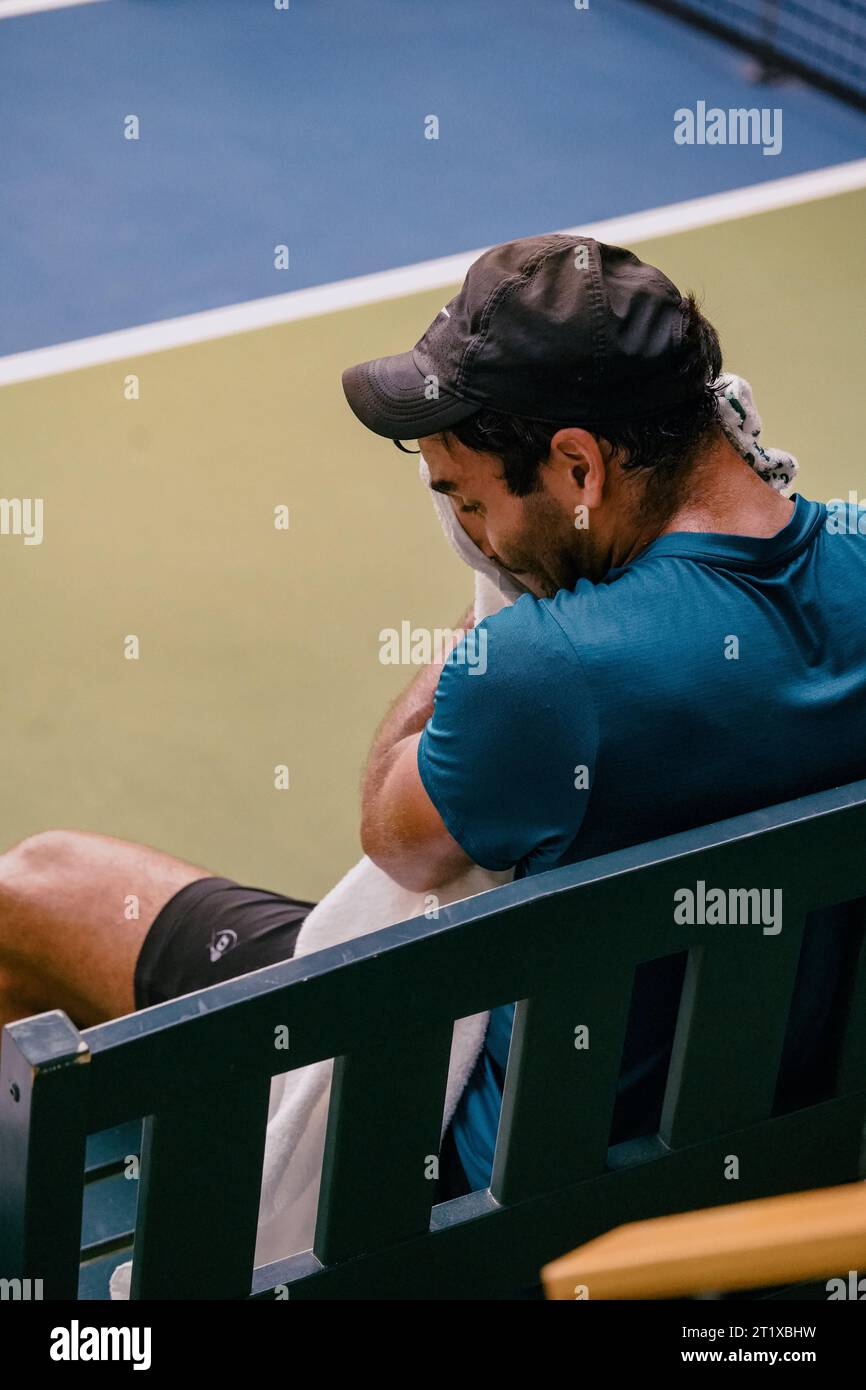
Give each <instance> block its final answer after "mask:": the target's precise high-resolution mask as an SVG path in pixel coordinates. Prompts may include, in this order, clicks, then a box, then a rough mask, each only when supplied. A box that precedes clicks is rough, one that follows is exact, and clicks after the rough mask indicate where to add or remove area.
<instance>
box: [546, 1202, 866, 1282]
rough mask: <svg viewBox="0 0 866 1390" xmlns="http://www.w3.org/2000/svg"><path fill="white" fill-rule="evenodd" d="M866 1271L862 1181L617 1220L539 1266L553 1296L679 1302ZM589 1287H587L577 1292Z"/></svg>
mask: <svg viewBox="0 0 866 1390" xmlns="http://www.w3.org/2000/svg"><path fill="white" fill-rule="evenodd" d="M858 1268H859V1269H861V1270H864V1269H866V1184H864V1183H862V1182H858V1183H846V1184H845V1185H844V1186H842V1187H828V1188H821V1189H819V1190H818V1191H816V1192H797V1193H794V1194H791V1195H788V1196H783V1197H770V1198H765V1199H761V1200H759V1201H753V1202H739V1203H737V1204H736V1205H735V1206H729V1207H711V1208H708V1209H706V1210H703V1211H694V1212H685V1213H683V1214H681V1215H679V1216H663V1217H660V1218H658V1219H657V1220H653V1221H638V1222H634V1223H633V1224H630V1225H628V1226H620V1227H618V1228H617V1229H616V1230H614V1231H609V1232H608V1233H607V1235H603V1236H600V1237H599V1238H598V1239H597V1240H592V1241H590V1242H589V1243H588V1244H587V1245H583V1246H581V1247H580V1248H579V1249H577V1250H573V1251H572V1252H571V1254H569V1255H565V1256H563V1257H562V1259H559V1260H554V1261H553V1262H552V1263H551V1264H549V1265H546V1266H545V1267H544V1269H543V1270H542V1279H543V1282H544V1287H545V1292H546V1294H547V1297H548V1298H549V1299H574V1298H577V1297H583V1298H586V1297H587V1296H588V1297H589V1298H605V1299H615V1298H621V1299H629V1298H677V1297H682V1296H684V1295H687V1294H693V1293H706V1292H722V1291H725V1290H729V1289H748V1288H762V1287H766V1286H771V1285H774V1284H782V1283H797V1282H800V1281H803V1280H806V1279H810V1278H816V1277H820V1276H822V1275H827V1276H830V1275H838V1274H844V1273H846V1272H847V1271H848V1270H849V1269H853V1270H857V1269H858ZM582 1288H585V1289H586V1292H576V1289H577V1290H582Z"/></svg>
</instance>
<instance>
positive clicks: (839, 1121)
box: [254, 1095, 866, 1300]
mask: <svg viewBox="0 0 866 1390" xmlns="http://www.w3.org/2000/svg"><path fill="white" fill-rule="evenodd" d="M864 1115H866V1097H863V1096H862V1095H861V1096H859V1097H857V1098H854V1097H848V1098H847V1099H846V1100H844V1101H831V1102H828V1103H825V1104H824V1105H821V1106H815V1107H811V1108H810V1109H807V1110H800V1111H796V1112H794V1113H793V1114H790V1115H782V1116H777V1117H776V1118H774V1119H772V1120H769V1121H766V1122H764V1123H763V1124H760V1125H754V1126H752V1127H751V1128H750V1129H749V1130H746V1131H741V1132H739V1133H736V1134H734V1135H725V1136H722V1137H719V1138H715V1139H709V1140H705V1141H704V1142H703V1143H701V1144H697V1145H691V1146H689V1147H688V1148H684V1149H678V1150H676V1151H674V1152H673V1153H671V1152H668V1151H666V1150H665V1148H664V1145H661V1144H658V1143H657V1144H656V1154H655V1156H654V1157H652V1158H647V1156H646V1154H647V1145H646V1144H644V1143H643V1142H642V1141H635V1142H634V1143H629V1144H622V1145H618V1146H617V1149H618V1150H619V1152H617V1151H616V1150H614V1151H612V1160H613V1163H614V1165H615V1169H614V1171H611V1172H607V1173H604V1174H602V1175H601V1176H599V1177H595V1178H589V1179H587V1180H585V1181H584V1182H582V1183H576V1184H574V1185H572V1186H571V1187H567V1188H561V1189H559V1190H558V1191H556V1192H552V1193H547V1194H545V1195H544V1196H542V1197H540V1198H538V1199H537V1200H535V1201H530V1202H521V1203H518V1204H517V1205H515V1206H508V1207H499V1206H498V1205H497V1204H496V1203H495V1202H493V1201H492V1199H491V1198H490V1196H489V1194H482V1193H473V1194H472V1195H471V1196H469V1197H462V1198H458V1199H457V1200H456V1201H453V1202H449V1203H446V1204H445V1205H444V1206H443V1207H438V1208H434V1218H438V1220H437V1222H436V1228H435V1230H433V1231H432V1232H431V1233H430V1234H429V1235H425V1236H420V1237H416V1238H415V1239H414V1240H411V1241H406V1242H402V1243H401V1244H399V1245H392V1246H386V1247H384V1248H382V1249H380V1250H377V1251H375V1252H371V1254H370V1255H369V1256H368V1257H367V1258H366V1259H359V1260H349V1261H346V1262H345V1263H343V1264H338V1265H333V1266H331V1267H330V1268H328V1269H324V1270H321V1271H318V1272H316V1271H314V1270H311V1269H310V1267H309V1265H305V1263H304V1262H303V1261H302V1260H298V1261H286V1262H280V1263H278V1264H274V1265H271V1266H268V1267H267V1268H262V1269H259V1270H257V1271H256V1276H255V1284H254V1289H255V1291H256V1292H257V1293H258V1294H260V1296H262V1297H266V1298H267V1297H273V1294H272V1293H271V1292H269V1291H271V1290H273V1289H274V1288H276V1287H277V1286H279V1285H281V1284H285V1285H287V1286H288V1289H289V1298H290V1300H297V1299H344V1298H345V1299H372V1298H376V1299H425V1300H428V1299H429V1300H436V1299H451V1298H454V1299H488V1298H509V1297H511V1296H512V1295H513V1294H514V1292H515V1290H517V1289H520V1288H524V1287H526V1286H528V1285H529V1284H531V1283H533V1282H534V1281H535V1280H536V1279H537V1277H538V1271H539V1270H540V1269H541V1267H542V1265H544V1264H545V1263H547V1262H548V1261H549V1260H551V1259H555V1258H556V1257H557V1256H559V1255H562V1254H564V1253H565V1252H566V1251H568V1250H573V1249H575V1248H576V1247H577V1246H578V1245H582V1244H583V1243H584V1242H585V1241H588V1240H593V1239H594V1238H595V1237H596V1236H598V1235H601V1234H602V1233H603V1232H604V1231H608V1230H611V1229H612V1228H613V1227H614V1226H619V1225H621V1224H623V1223H625V1222H629V1221H642V1220H645V1219H649V1218H650V1217H653V1216H663V1215H666V1214H668V1213H674V1212H679V1211H694V1210H696V1209H697V1208H700V1207H704V1206H710V1205H718V1206H721V1205H725V1204H727V1203H730V1202H742V1201H747V1200H749V1199H751V1198H753V1197H769V1196H774V1195H776V1194H778V1193H782V1192H796V1191H802V1190H805V1189H807V1188H813V1187H822V1186H831V1185H835V1184H837V1183H842V1182H848V1181H850V1180H851V1179H852V1177H853V1175H854V1174H855V1173H856V1172H857V1161H858V1152H859V1131H860V1130H861V1128H862V1125H863V1121H864ZM732 1150H733V1151H734V1152H736V1153H737V1154H738V1155H739V1157H740V1177H739V1179H738V1180H736V1181H733V1180H728V1179H726V1178H725V1176H724V1175H725V1168H726V1163H725V1160H726V1156H727V1154H728V1153H729V1152H731V1151H732ZM449 1209H450V1211H449Z"/></svg>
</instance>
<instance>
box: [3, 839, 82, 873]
mask: <svg viewBox="0 0 866 1390" xmlns="http://www.w3.org/2000/svg"><path fill="white" fill-rule="evenodd" d="M85 838H86V837H85V836H83V835H82V834H81V832H80V831H76V830H40V831H39V832H38V833H37V834H35V835H28V836H27V837H26V839H24V840H19V842H18V844H17V845H13V846H12V848H11V849H8V850H7V851H6V853H5V854H0V882H3V883H7V884H10V883H13V882H21V883H26V882H27V881H28V880H36V879H42V878H46V877H51V876H52V875H53V874H55V873H58V872H63V870H64V869H68V868H69V867H70V866H71V865H73V864H75V863H76V862H80V859H81V853H82V848H83V845H82V841H83V840H84V839H85Z"/></svg>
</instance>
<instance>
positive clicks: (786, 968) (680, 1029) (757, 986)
mask: <svg viewBox="0 0 866 1390" xmlns="http://www.w3.org/2000/svg"><path fill="white" fill-rule="evenodd" d="M804 926H805V914H804V913H803V912H802V911H798V912H796V913H793V912H786V914H785V919H784V922H783V927H782V931H781V932H780V933H779V934H778V935H777V936H764V935H763V933H762V928H761V927H760V926H751V925H737V926H719V927H717V928H715V930H717V931H718V932H720V933H724V934H725V936H723V937H722V939H721V940H718V941H716V942H714V943H713V944H712V945H704V946H696V947H693V948H692V950H691V951H690V952H689V960H688V964H687V966H686V977H685V982H684V984H683V995H682V1001H681V1004H680V1012H679V1016H678V1019H677V1029H676V1035H675V1038H674V1046H673V1055H672V1058H671V1065H670V1070H669V1073H668V1085H667V1089H666V1092H665V1100H664V1107H663V1111H662V1121H661V1126H660V1128H659V1133H660V1135H661V1137H662V1139H663V1140H664V1141H665V1143H667V1144H669V1145H670V1146H671V1147H672V1148H678V1147H681V1146H682V1145H685V1144H692V1143H695V1142H697V1141H698V1140H699V1139H704V1138H707V1137H709V1136H710V1135H713V1134H724V1133H726V1132H728V1131H730V1130H735V1129H739V1128H743V1127H745V1126H746V1125H750V1124H756V1123H758V1121H760V1120H765V1119H767V1118H768V1117H769V1116H770V1114H771V1113H772V1108H773V1099H774V1095H775V1091H776V1081H777V1077H778V1073H779V1063H780V1061H781V1057H782V1049H783V1047H784V1042H785V1032H786V1028H787V1025H788V1016H789V1013H790V1009H791V999H792V995H793V992H794V982H795V979H796V974H797V962H798V960H799V955H800V946H801V943H802V938H803V930H804ZM731 934H734V935H733V940H732V939H731Z"/></svg>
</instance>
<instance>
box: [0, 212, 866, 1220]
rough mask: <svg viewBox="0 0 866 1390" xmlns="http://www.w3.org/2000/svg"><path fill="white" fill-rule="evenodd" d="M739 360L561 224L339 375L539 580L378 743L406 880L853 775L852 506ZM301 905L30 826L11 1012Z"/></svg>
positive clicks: (7, 898)
mask: <svg viewBox="0 0 866 1390" xmlns="http://www.w3.org/2000/svg"><path fill="white" fill-rule="evenodd" d="M721 366H722V363H721V353H720V349H719V343H718V338H717V335H716V333H715V331H714V329H713V328H712V326H711V325H710V324H709V323H708V322H707V320H706V319H705V318H704V317H703V315H702V314H701V313H700V311H699V309H698V307H697V305H696V304H695V302H694V300H693V299H692V298H691V297H688V298H686V297H683V296H681V295H680V293H679V291H678V290H677V289H676V288H675V287H674V286H673V285H672V284H671V283H670V281H669V280H668V279H667V278H666V277H665V276H664V275H663V274H662V273H661V272H660V271H658V270H656V269H654V268H653V267H651V266H647V265H644V264H642V263H641V262H640V261H639V260H638V259H637V258H636V257H634V256H633V255H631V253H629V252H627V251H623V250H621V249H619V248H616V247H609V246H604V245H602V244H599V243H597V242H595V241H593V240H592V239H591V238H589V237H575V236H560V235H553V236H543V237H531V238H526V239H523V240H520V241H516V242H511V243H508V244H507V245H504V246H499V247H495V248H494V249H493V250H492V251H489V252H487V253H486V254H485V255H483V256H481V257H480V258H479V260H477V261H476V262H475V264H474V265H473V266H472V267H471V269H470V271H469V273H468V275H467V278H466V281H465V283H464V285H463V287H462V289H461V290H460V292H459V293H458V294H457V295H456V296H455V297H454V299H452V300H451V301H450V302H449V303H448V305H446V306H445V307H444V308H443V309H442V310H441V311H440V312H439V314H437V316H436V318H435V320H434V322H433V323H432V324H431V325H430V327H429V328H428V329H427V331H426V332H425V333H424V335H423V337H422V338H421V339H420V341H419V342H418V343H417V344H416V346H415V348H414V349H413V350H412V351H410V352H406V353H402V354H399V355H397V356H395V357H388V358H383V359H378V360H376V361H372V362H365V363H362V364H360V365H358V366H355V367H352V368H350V369H349V370H348V371H347V372H346V373H345V375H344V388H345V391H346V395H347V398H348V400H349V403H350V405H351V407H352V409H353V410H354V412H355V413H356V415H357V416H358V417H359V418H360V420H361V421H362V422H363V423H364V424H365V425H366V426H367V427H368V428H370V429H371V430H374V431H375V432H376V433H377V434H379V435H382V436H384V437H385V438H388V439H391V440H395V441H398V442H399V441H402V440H413V439H414V440H417V441H418V442H419V444H420V446H421V449H422V452H423V455H424V458H425V460H426V462H427V464H428V466H429V470H430V486H431V487H432V488H434V489H436V490H437V491H439V492H441V493H444V494H446V495H447V496H448V498H449V499H450V501H451V503H452V505H453V507H454V510H455V514H456V515H457V517H458V518H459V520H460V522H461V524H462V525H463V526H464V527H465V529H466V530H467V532H468V533H469V535H470V536H471V537H472V538H473V540H475V542H476V544H477V545H478V546H479V547H480V548H481V549H482V550H483V551H484V553H485V554H486V555H487V556H488V557H489V558H490V559H491V560H492V561H494V562H495V563H496V564H498V565H500V566H502V567H503V568H504V569H505V570H507V571H509V572H511V573H513V574H515V575H517V576H518V577H519V578H520V580H521V582H522V583H523V584H524V585H525V587H526V588H527V589H528V590H529V593H528V594H527V595H526V596H524V597H522V598H520V599H518V600H517V602H516V603H514V604H513V605H512V606H510V607H507V608H505V609H503V611H502V612H500V613H498V614H496V615H495V616H494V617H492V618H489V619H487V620H486V621H485V624H484V627H485V630H486V633H487V638H486V669H485V671H484V673H483V675H481V674H479V673H478V672H477V671H475V670H474V669H473V667H472V665H471V664H467V663H465V662H458V661H446V662H445V663H444V665H442V664H438V665H435V664H434V665H432V666H430V667H428V668H426V669H424V670H423V671H422V672H421V673H420V674H419V675H418V676H417V678H416V679H415V680H414V681H413V682H412V684H411V685H410V687H409V689H408V690H407V691H406V693H405V694H404V695H403V696H402V698H401V699H400V700H398V701H397V703H396V705H395V706H394V707H393V709H392V710H391V711H390V713H389V714H388V716H387V717H386V719H385V721H384V723H383V725H382V727H381V728H380V730H379V732H378V734H377V735H376V738H375V741H374V744H373V748H372V752H371V754H370V759H369V764H368V767H367V772H366V776H365V781H364V788H363V811H362V827H361V838H362V843H363V845H364V848H365V850H366V852H367V853H368V854H369V855H370V856H371V857H372V858H373V859H374V860H375V861H376V863H377V864H379V865H380V866H381V867H382V868H383V869H385V870H386V871H387V872H388V873H389V874H391V875H392V877H393V878H394V879H396V880H397V881H398V882H400V883H402V884H404V885H406V886H409V887H413V888H416V889H420V890H428V889H432V888H435V887H436V885H437V884H438V883H442V882H445V881H446V880H448V879H450V878H452V877H454V876H455V874H457V873H458V872H460V871H461V870H463V869H464V868H465V867H466V866H467V865H468V864H469V863H470V862H472V861H474V862H476V863H478V864H481V865H483V866H485V867H487V868H491V869H505V868H510V867H512V866H514V867H515V871H516V872H517V873H518V874H519V875H524V874H535V873H538V872H540V871H541V870H543V869H547V868H550V867H553V866H554V865H557V864H563V863H568V862H572V861H575V860H580V859H586V858H588V857H590V856H593V855H597V854H601V853H604V852H606V851H609V850H613V849H617V848H621V847H625V846H628V845H632V844H636V843H640V842H643V841H646V840H650V839H655V838H656V837H658V836H661V835H666V834H669V833H673V832H675V831H678V830H683V829H686V828H689V827H693V826H697V825H701V824H706V823H709V822H712V821H715V820H719V819H723V818H725V817H728V816H731V815H736V814H739V813H743V812H747V811H750V810H752V809H755V808H757V807H760V806H765V805H769V804H772V803H775V802H779V801H784V800H788V799H790V798H793V797H796V796H799V795H804V794H806V793H809V792H813V791H817V790H820V789H823V788H825V787H828V786H833V785H835V784H838V783H842V782H848V781H851V780H854V779H856V778H858V777H862V776H864V775H866V625H864V623H863V620H862V615H863V612H864V611H866V539H864V536H863V535H862V534H860V531H859V527H858V513H857V511H856V509H855V508H851V509H850V512H849V513H848V514H847V521H846V524H844V525H839V524H838V518H837V519H836V521H837V524H836V525H834V526H833V527H830V526H828V524H827V520H828V514H827V508H826V507H824V506H823V505H821V504H819V503H817V502H810V501H807V500H805V499H804V498H803V497H802V496H796V497H795V498H794V499H793V500H788V499H786V498H785V497H783V496H782V495H781V494H780V493H779V492H778V491H776V490H774V489H773V488H771V487H770V486H768V485H767V482H766V481H764V480H763V479H762V478H761V477H760V476H759V474H758V472H757V471H756V470H755V468H753V467H752V466H750V464H749V462H747V461H746V459H745V458H744V457H743V456H742V455H741V453H739V452H738V451H737V450H736V449H735V448H734V447H733V446H732V444H731V443H730V442H729V440H728V438H727V437H726V435H725V433H724V432H723V430H722V429H721V427H720V422H719V407H718V396H717V390H718V388H717V387H714V385H713V383H715V382H716V381H717V378H718V377H719V374H720V372H721ZM819 462H820V461H819ZM434 696H435V706H434ZM743 886H744V887H746V888H749V887H755V888H761V887H768V888H769V887H772V886H773V885H761V884H755V885H743ZM130 894H135V895H137V897H138V899H139V912H140V915H139V919H138V920H137V921H134V922H128V921H123V922H122V925H121V923H120V921H119V917H120V916H121V914H120V912H119V904H122V903H123V901H124V900H125V899H126V898H127V897H128V895H130ZM309 907H310V904H308V903H303V902H299V901H297V900H294V899H291V898H286V897H284V896H282V895H280V894H278V893H270V892H267V891H266V890H263V889H258V888H251V887H244V886H242V885H240V884H238V883H235V882H232V881H231V880H228V879H225V878H220V877H216V876H214V875H213V874H211V873H210V872H209V871H208V870H206V869H203V868H201V867H197V866H195V865H192V864H187V863H183V862H181V861H179V860H176V859H173V858H171V857H170V856H168V855H165V854H162V853H160V852H157V851H155V850H151V849H147V848H145V847H143V846H140V845H134V844H128V843H125V842H122V841H120V840H115V839H111V838H109V837H106V836H101V835H93V834H84V833H76V832H73V831H50V832H46V833H43V834H39V835H35V836H32V837H30V838H29V839H27V840H24V841H23V842H22V843H21V844H19V845H17V846H16V847H15V848H14V849H12V850H10V851H9V852H8V853H6V854H5V855H3V856H2V857H0V1021H3V1022H8V1021H10V1020H11V1019H15V1018H19V1017H22V1016H25V1015H28V1014H32V1013H38V1012H41V1011H43V1010H45V1009H49V1008H62V1009H64V1010H65V1011H66V1012H67V1013H68V1014H69V1016H70V1017H71V1018H72V1019H73V1020H74V1021H75V1023H76V1024H77V1025H78V1026H80V1027H86V1026H89V1025H91V1024H94V1023H98V1022H101V1021H103V1020H105V1019H108V1018H112V1017H115V1016H117V1015H121V1014H125V1013H129V1012H130V1011H132V1010H133V1009H135V1008H143V1007H146V1006H148V1005H150V1004H154V1003H158V1002H161V1001H163V1000H165V999H169V998H172V997H175V996H177V995H181V994H186V993H188V992H190V991H192V990H196V989H200V988H202V987H205V986H207V985H211V984H215V983H217V982H218V981H220V980H225V979H227V978H229V977H232V976H235V975H240V974H244V973H246V972H247V971H250V970H255V969H258V968H259V967H261V966H264V965H268V964H272V963H273V962H275V961H280V960H284V959H285V958H287V957H289V956H291V954H292V951H293V947H294V942H295V939H296V937H297V933H298V930H299V928H300V925H301V923H302V922H303V919H304V917H305V915H306V913H307V911H308V910H309ZM613 929H615V927H613V926H612V930H613ZM720 930H739V931H742V930H756V931H760V926H755V927H753V928H750V927H742V926H741V927H737V928H728V927H725V928H720ZM770 939H771V938H770ZM809 949H810V950H811V951H812V952H813V956H812V958H811V959H810V962H809V968H808V969H802V968H801V971H800V976H799V977H798V1018H799V1019H800V1028H799V1032H798V1033H797V1035H796V1036H792V1037H791V1038H789V1047H788V1051H787V1053H786V1061H787V1063H788V1066H789V1070H790V1072H791V1074H792V1075H795V1076H796V1077H797V1078H798V1079H799V1080H798V1084H800V1085H801V1094H802V1095H806V1094H807V1092H808V1085H809V1076H810V1069H811V1068H812V1067H813V1065H814V1057H815V1055H816V1053H817V1051H818V1050H819V1043H820V1040H821V1038H822V1037H823V1036H824V1035H825V1034H826V1032H827V1030H828V1028H829V1027H830V1021H831V1016H832V1007H833V991H834V989H835V988H836V986H837V984H838V982H839V978H840V973H841V969H842V966H841V959H842V957H841V954H840V952H841V946H840V939H839V938H838V937H837V936H834V935H833V933H831V932H826V933H823V934H821V935H819V936H817V937H814V938H813V940H812V943H811V946H810V948H809ZM801 966H802V962H801ZM641 971H642V972H643V974H642V977H641V979H640V981H639V982H638V985H636V989H635V996H634V1001H633V1008H632V1017H631V1021H630V1028H629V1036H628V1042H627V1045H626V1054H625V1057H624V1059H623V1072H622V1077H621V1082H620V1103H619V1105H618V1109H617V1115H616V1118H615V1124H614V1129H615V1133H614V1135H613V1136H612V1138H616V1137H617V1136H618V1137H626V1136H627V1135H633V1134H639V1133H645V1132H648V1130H649V1129H650V1128H651V1127H652V1125H653V1124H654V1123H655V1120H656V1117H657V1113H658V1104H659V1086H660V1081H661V1080H662V1079H663V1076H664V1071H665V1067H666V1061H667V1058H668V1056H669V1052H670V1039H671V1031H672V1022H673V1016H674V1010H675V1007H676V1001H677V998H678V993H679V988H680V983H681V978H682V960H681V959H680V958H673V959H671V960H664V961H658V962H651V963H649V964H647V965H646V966H643V967H641ZM512 1016H513V1008H512V1007H508V1008H504V1009H498V1010H495V1011H494V1013H493V1015H492V1017H491V1024H490V1029H489V1032H488V1036H487V1041H486V1045H485V1049H484V1051H483V1053H482V1055H481V1058H480V1059H479V1063H478V1066H477V1067H476V1070H475V1072H474V1074H473V1076H472V1078H471V1079H470V1082H469V1085H468V1086H467V1088H466V1090H465V1092H464V1094H463V1097H462V1099H461V1101H460V1104H459V1106H458V1110H457V1113H456V1115H455V1118H454V1121H453V1123H452V1125H451V1127H450V1129H449V1133H448V1137H447V1142H446V1148H445V1151H444V1159H445V1165H444V1175H445V1176H444V1186H445V1190H446V1193H451V1194H455V1193H456V1192H458V1191H461V1190H465V1189H466V1188H467V1187H477V1186H482V1185H484V1184H485V1183H486V1182H487V1180H488V1179H489V1175H490V1167H491V1161H492V1150H493V1143H494V1139H495V1133H496V1124H497V1119H498V1111H499V1103H500V1098H501V1087H502V1078H503V1068H504V1064H505V1058H506V1054H507V1050H508V1041H509V1035H510V1027H511V1020H512ZM720 1045H722V1043H721V1042H720ZM804 1103H805V1102H804Z"/></svg>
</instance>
